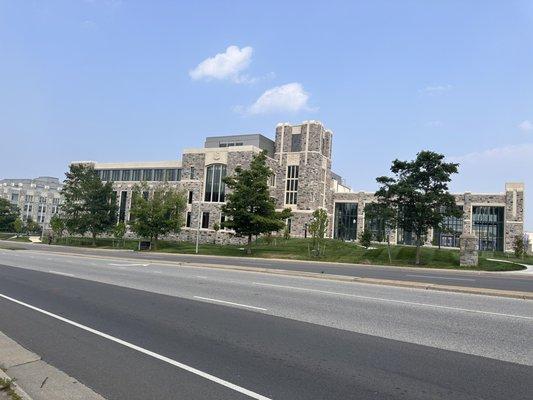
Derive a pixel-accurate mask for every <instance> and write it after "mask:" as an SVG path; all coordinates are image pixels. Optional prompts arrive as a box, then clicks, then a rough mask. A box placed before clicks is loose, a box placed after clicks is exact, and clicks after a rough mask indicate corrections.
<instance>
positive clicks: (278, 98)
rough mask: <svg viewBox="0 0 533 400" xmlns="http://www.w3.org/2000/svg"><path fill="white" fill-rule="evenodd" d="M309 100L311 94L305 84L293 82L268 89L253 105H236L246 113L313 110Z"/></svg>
mask: <svg viewBox="0 0 533 400" xmlns="http://www.w3.org/2000/svg"><path fill="white" fill-rule="evenodd" d="M308 100H309V94H308V93H307V92H306V91H305V90H304V88H303V86H302V85H301V84H300V83H298V82H293V83H287V84H285V85H281V86H276V87H273V88H272V89H268V90H267V91H265V92H264V93H263V94H262V95H261V96H259V98H258V99H257V100H256V101H255V102H254V103H253V104H252V105H251V106H249V107H242V106H240V107H236V110H237V111H239V112H244V113H246V114H268V113H278V112H291V113H295V112H298V111H312V110H313V109H312V108H311V107H309V105H308V104H307V101H308Z"/></svg>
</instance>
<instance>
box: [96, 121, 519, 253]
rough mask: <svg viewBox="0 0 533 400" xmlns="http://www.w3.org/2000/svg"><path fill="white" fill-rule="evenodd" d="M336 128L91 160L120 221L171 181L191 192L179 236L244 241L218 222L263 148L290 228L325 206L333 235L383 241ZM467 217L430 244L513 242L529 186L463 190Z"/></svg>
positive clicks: (294, 128) (500, 245)
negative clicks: (232, 188) (338, 151)
mask: <svg viewBox="0 0 533 400" xmlns="http://www.w3.org/2000/svg"><path fill="white" fill-rule="evenodd" d="M332 143H333V133H332V132H331V131H330V130H328V129H326V128H325V127H324V126H323V125H322V124H321V123H320V122H318V121H304V122H303V123H301V124H299V125H291V124H288V123H283V124H278V125H277V127H276V132H275V140H274V141H272V140H271V139H268V138H266V137H264V136H262V135H259V134H251V135H234V136H216V137H208V138H207V139H206V141H205V145H204V147H203V148H198V149H186V150H184V151H183V155H182V159H181V161H161V162H135V163H99V162H89V163H91V164H92V165H93V166H94V168H95V169H96V170H97V171H98V172H99V174H100V177H101V179H102V180H104V181H113V182H114V187H115V190H116V192H117V201H118V205H119V210H120V211H119V220H121V221H128V219H129V208H130V206H131V191H132V188H133V186H134V185H135V184H136V183H137V182H140V181H146V182H148V184H149V185H150V186H155V185H158V184H163V183H165V182H166V183H167V184H170V185H172V186H175V187H177V188H178V189H180V190H183V191H184V194H185V195H186V196H187V199H188V206H187V215H186V221H187V223H186V226H185V227H184V229H183V230H182V233H181V234H180V237H179V238H180V239H183V240H194V239H196V237H197V235H198V236H199V239H200V241H202V242H208V241H211V242H214V241H216V242H219V243H229V242H232V243H234V242H241V241H242V238H236V237H235V236H234V235H233V234H232V232H230V231H224V230H222V231H219V232H218V233H217V232H215V230H214V229H213V227H214V225H215V224H219V225H220V223H221V222H222V221H223V220H224V216H223V215H222V213H221V209H220V207H221V205H222V204H223V203H224V201H225V194H226V191H225V190H226V189H225V187H224V184H223V183H222V181H221V180H222V178H223V177H224V176H226V175H231V174H233V171H234V169H235V167H236V166H237V165H241V166H242V167H244V168H246V167H247V166H248V165H249V163H250V161H251V159H252V157H253V155H254V154H257V153H259V152H260V151H262V150H266V151H267V154H268V159H267V160H268V164H269V166H270V168H271V169H272V171H273V173H274V176H273V177H272V179H271V180H270V182H269V185H270V190H271V194H272V197H273V198H275V200H276V205H277V208H278V209H280V210H281V209H283V208H287V207H288V208H291V209H292V211H293V217H292V218H290V219H289V220H288V221H287V224H288V225H289V228H290V231H291V235H293V236H297V237H304V236H306V235H307V230H308V225H309V223H310V221H311V218H312V213H313V211H314V210H316V209H317V208H324V209H325V210H326V211H327V213H328V215H329V218H330V221H329V225H328V226H329V232H328V234H329V236H330V237H333V238H338V239H341V240H357V238H358V237H359V235H360V234H361V233H362V232H363V230H364V229H368V230H370V231H371V232H372V233H373V235H374V238H375V239H376V240H380V239H383V237H384V227H383V226H382V224H380V221H372V220H367V219H365V215H364V207H365V204H367V203H369V202H372V201H373V199H374V196H373V193H370V192H354V191H352V190H351V189H350V188H349V187H348V186H346V185H345V184H344V182H343V180H342V178H341V177H340V176H339V175H337V174H335V173H334V172H332V170H331V160H332V159H331V157H332ZM455 196H456V200H457V205H458V207H461V208H462V210H463V217H462V218H453V217H450V218H448V219H447V220H446V229H445V230H443V232H429V233H428V235H427V238H426V239H425V240H426V243H427V244H428V245H431V244H439V242H440V245H441V246H445V247H459V236H460V234H461V233H463V232H464V233H473V234H475V235H476V236H477V237H478V238H479V246H478V247H479V249H481V250H484V249H490V250H493V249H494V250H506V251H509V250H511V248H512V242H513V240H514V237H515V236H517V235H522V234H523V220H524V219H523V218H524V185H523V184H520V183H508V184H506V186H505V191H504V192H502V193H490V194H485V193H461V194H456V195H455ZM392 236H393V237H392V242H393V243H399V244H411V243H412V242H413V240H414V238H413V236H412V234H411V233H410V232H402V231H401V230H399V231H397V232H393V235H392Z"/></svg>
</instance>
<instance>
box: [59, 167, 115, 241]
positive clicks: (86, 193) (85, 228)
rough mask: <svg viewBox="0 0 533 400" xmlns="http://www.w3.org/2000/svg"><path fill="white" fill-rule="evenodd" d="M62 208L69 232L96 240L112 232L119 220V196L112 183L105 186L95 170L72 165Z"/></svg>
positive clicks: (66, 180)
mask: <svg viewBox="0 0 533 400" xmlns="http://www.w3.org/2000/svg"><path fill="white" fill-rule="evenodd" d="M62 194H63V198H64V204H63V206H62V208H61V210H62V213H63V217H64V219H65V225H66V227H67V229H68V231H69V232H73V233H77V234H80V235H84V234H86V233H87V232H88V233H90V234H91V237H92V241H93V245H96V237H97V236H98V235H100V234H102V233H105V232H108V231H110V230H111V229H113V227H114V226H115V223H116V220H117V204H116V196H115V194H114V192H113V185H112V183H111V182H107V183H105V184H104V183H103V182H102V181H101V180H100V178H99V176H98V174H97V172H96V171H95V170H94V168H93V167H91V166H88V165H84V164H72V165H71V166H70V170H69V172H67V173H66V179H65V182H64V186H63V190H62Z"/></svg>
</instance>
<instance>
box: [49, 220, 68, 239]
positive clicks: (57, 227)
mask: <svg viewBox="0 0 533 400" xmlns="http://www.w3.org/2000/svg"><path fill="white" fill-rule="evenodd" d="M50 228H52V232H53V233H54V236H55V237H57V238H61V237H62V236H63V232H65V229H66V227H65V220H64V219H63V218H61V217H60V216H59V215H57V214H55V215H53V216H52V218H50Z"/></svg>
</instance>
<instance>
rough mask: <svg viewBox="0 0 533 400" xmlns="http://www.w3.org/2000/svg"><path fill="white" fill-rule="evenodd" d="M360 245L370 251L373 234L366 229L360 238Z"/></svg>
mask: <svg viewBox="0 0 533 400" xmlns="http://www.w3.org/2000/svg"><path fill="white" fill-rule="evenodd" d="M359 244H360V245H361V246H363V247H365V248H367V249H368V248H369V247H370V245H371V244H372V232H370V231H369V230H367V229H365V230H364V231H363V232H362V233H361V235H360V236H359Z"/></svg>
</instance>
